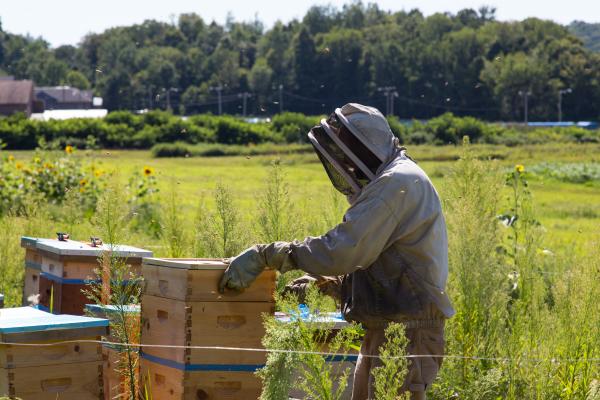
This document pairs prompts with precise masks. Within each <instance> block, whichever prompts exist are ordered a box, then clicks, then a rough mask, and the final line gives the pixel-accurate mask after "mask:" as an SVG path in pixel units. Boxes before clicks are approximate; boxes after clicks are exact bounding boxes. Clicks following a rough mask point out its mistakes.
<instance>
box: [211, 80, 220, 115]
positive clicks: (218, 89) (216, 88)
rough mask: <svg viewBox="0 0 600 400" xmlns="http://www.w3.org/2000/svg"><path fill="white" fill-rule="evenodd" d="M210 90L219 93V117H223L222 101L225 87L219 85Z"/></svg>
mask: <svg viewBox="0 0 600 400" xmlns="http://www.w3.org/2000/svg"><path fill="white" fill-rule="evenodd" d="M209 89H210V90H215V91H216V92H217V98H218V100H217V101H218V102H219V115H221V114H222V113H223V104H222V101H221V100H222V99H221V92H222V91H223V85H221V84H220V83H219V86H211V87H210V88H209Z"/></svg>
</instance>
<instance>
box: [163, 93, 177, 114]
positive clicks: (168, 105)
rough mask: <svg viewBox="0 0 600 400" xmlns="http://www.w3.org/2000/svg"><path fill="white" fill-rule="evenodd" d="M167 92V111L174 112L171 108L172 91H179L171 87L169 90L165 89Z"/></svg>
mask: <svg viewBox="0 0 600 400" xmlns="http://www.w3.org/2000/svg"><path fill="white" fill-rule="evenodd" d="M163 90H165V91H166V92H167V111H173V110H172V108H171V90H172V91H174V92H177V91H178V90H179V89H177V88H175V87H170V88H168V89H163Z"/></svg>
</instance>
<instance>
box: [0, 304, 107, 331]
mask: <svg viewBox="0 0 600 400" xmlns="http://www.w3.org/2000/svg"><path fill="white" fill-rule="evenodd" d="M107 326H108V320H107V319H103V318H89V317H80V316H77V315H54V314H51V313H48V312H45V311H42V310H38V309H36V308H34V307H17V308H5V309H0V333H24V332H40V331H49V330H54V329H81V328H94V327H107Z"/></svg>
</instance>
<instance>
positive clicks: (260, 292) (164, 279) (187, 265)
mask: <svg viewBox="0 0 600 400" xmlns="http://www.w3.org/2000/svg"><path fill="white" fill-rule="evenodd" d="M226 268H227V265H226V264H224V263H223V262H222V261H220V260H211V259H144V261H143V266H142V275H143V276H144V279H145V289H144V293H145V294H148V295H153V296H158V297H165V298H169V299H173V300H181V301H239V302H249V301H250V302H255V301H266V302H272V301H274V300H273V299H274V297H273V295H274V292H275V277H276V273H275V271H264V272H263V273H262V274H260V275H259V276H258V278H257V279H256V280H255V281H254V282H253V283H252V285H251V286H250V287H249V288H247V289H245V290H244V291H243V292H235V291H227V292H225V293H223V294H221V293H219V292H218V291H217V287H218V284H219V280H220V279H221V276H222V275H223V272H224V271H225V269H226Z"/></svg>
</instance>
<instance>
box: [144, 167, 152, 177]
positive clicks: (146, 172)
mask: <svg viewBox="0 0 600 400" xmlns="http://www.w3.org/2000/svg"><path fill="white" fill-rule="evenodd" d="M153 173H154V169H153V168H152V167H148V166H146V167H144V175H146V176H150V175H152V174H153Z"/></svg>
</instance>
